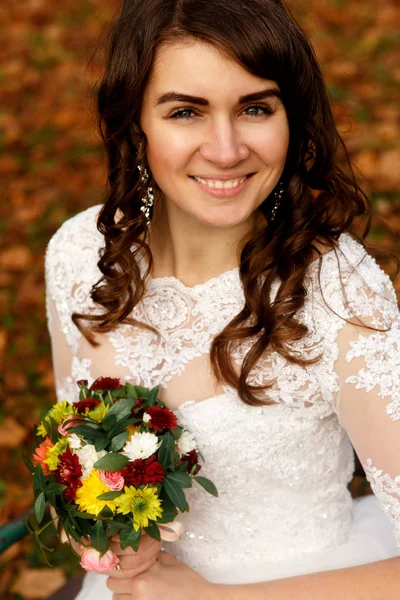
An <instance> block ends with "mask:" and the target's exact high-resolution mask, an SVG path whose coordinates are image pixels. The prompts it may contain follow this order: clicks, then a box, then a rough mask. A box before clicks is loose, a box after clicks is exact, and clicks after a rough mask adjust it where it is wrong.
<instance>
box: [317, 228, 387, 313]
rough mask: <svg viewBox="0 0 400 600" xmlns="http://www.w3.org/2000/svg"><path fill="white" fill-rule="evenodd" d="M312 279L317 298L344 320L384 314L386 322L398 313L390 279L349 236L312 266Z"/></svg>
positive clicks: (345, 235) (343, 236) (344, 235)
mask: <svg viewBox="0 0 400 600" xmlns="http://www.w3.org/2000/svg"><path fill="white" fill-rule="evenodd" d="M310 275H311V281H312V289H313V292H314V294H315V296H319V297H320V298H322V299H323V301H324V303H326V304H327V305H328V307H329V308H330V309H333V311H335V312H336V313H337V314H338V315H340V317H342V318H345V319H349V318H352V317H354V316H360V317H362V316H364V317H372V316H373V315H376V314H380V315H381V317H382V318H383V320H386V319H385V317H389V318H390V317H391V316H393V314H394V313H395V312H397V311H398V305H397V298H396V293H395V290H394V287H393V284H392V282H391V280H390V277H389V275H388V274H387V273H385V271H384V270H383V269H382V268H381V267H380V266H379V265H378V263H377V262H376V260H375V259H374V257H373V256H371V255H370V254H369V253H368V251H367V250H366V249H365V248H364V246H363V245H362V244H360V243H359V242H358V241H357V240H355V239H354V238H353V237H352V236H351V235H350V234H348V233H343V234H342V235H341V236H340V238H339V240H338V244H337V246H336V247H335V248H332V249H330V250H329V251H327V252H326V253H324V254H323V255H322V256H321V258H320V260H317V261H315V262H314V263H313V264H312V265H311V268H310ZM379 320H380V319H379Z"/></svg>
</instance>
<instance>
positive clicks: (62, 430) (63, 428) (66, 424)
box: [58, 416, 81, 437]
mask: <svg viewBox="0 0 400 600" xmlns="http://www.w3.org/2000/svg"><path fill="white" fill-rule="evenodd" d="M80 423H81V419H75V418H74V417H71V416H69V417H67V418H66V419H64V421H63V422H62V423H60V424H59V426H58V433H59V434H60V435H62V436H63V437H66V436H67V435H68V429H70V428H71V427H76V426H77V425H79V424H80Z"/></svg>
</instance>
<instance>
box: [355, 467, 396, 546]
mask: <svg viewBox="0 0 400 600" xmlns="http://www.w3.org/2000/svg"><path fill="white" fill-rule="evenodd" d="M363 466H364V470H365V474H366V476H367V479H368V481H369V483H370V484H371V488H372V490H373V492H374V494H376V495H377V496H378V498H380V499H381V501H382V506H383V509H384V511H385V513H386V515H387V517H388V519H389V520H390V521H391V523H392V524H393V527H394V530H395V536H396V540H397V544H398V546H399V547H400V475H398V476H397V477H395V478H394V479H392V478H391V476H390V475H389V474H388V473H384V472H383V471H382V469H378V468H377V467H375V466H374V465H373V464H372V460H371V459H370V458H368V459H367V462H366V464H365V465H363Z"/></svg>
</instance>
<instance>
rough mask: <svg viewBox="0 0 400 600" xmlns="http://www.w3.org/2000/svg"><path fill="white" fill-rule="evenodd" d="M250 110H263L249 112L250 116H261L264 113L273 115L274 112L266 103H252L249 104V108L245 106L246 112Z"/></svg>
mask: <svg viewBox="0 0 400 600" xmlns="http://www.w3.org/2000/svg"><path fill="white" fill-rule="evenodd" d="M248 110H253V111H262V112H261V113H260V112H258V113H257V114H255V113H250V114H249V113H247V114H249V116H250V117H261V115H262V114H264V115H272V114H273V112H274V111H273V110H272V108H271V107H270V106H265V105H264V104H252V105H251V106H248V107H247V108H245V112H247V111H248Z"/></svg>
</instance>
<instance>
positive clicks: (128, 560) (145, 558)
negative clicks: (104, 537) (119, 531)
mask: <svg viewBox="0 0 400 600" xmlns="http://www.w3.org/2000/svg"><path fill="white" fill-rule="evenodd" d="M111 549H112V551H113V552H114V554H116V555H117V556H118V558H119V565H118V567H117V569H113V570H112V571H108V573H109V574H110V575H111V576H112V577H113V578H115V579H128V580H130V579H132V578H133V577H137V576H138V575H140V574H141V573H143V572H145V571H147V569H149V568H150V567H151V566H152V565H154V563H155V562H156V560H157V557H158V556H159V554H160V551H161V542H157V540H155V539H153V538H152V537H150V536H149V535H147V533H144V532H143V533H142V539H141V540H140V546H139V550H138V551H137V552H135V551H134V550H133V549H132V548H126V549H125V550H122V549H121V546H120V545H119V536H114V537H112V538H111ZM106 574H107V572H106Z"/></svg>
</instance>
